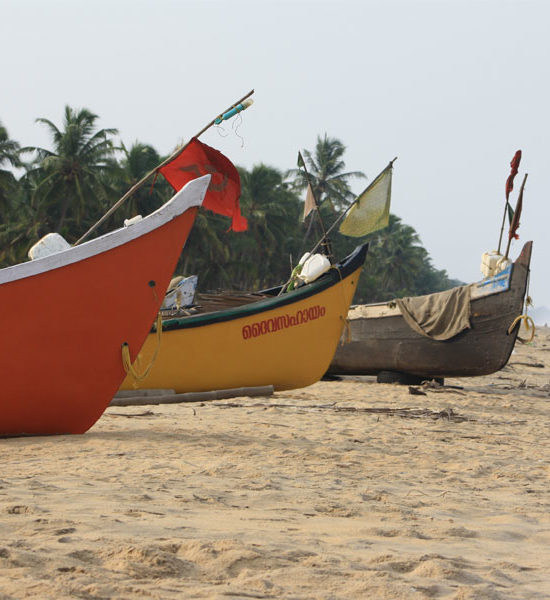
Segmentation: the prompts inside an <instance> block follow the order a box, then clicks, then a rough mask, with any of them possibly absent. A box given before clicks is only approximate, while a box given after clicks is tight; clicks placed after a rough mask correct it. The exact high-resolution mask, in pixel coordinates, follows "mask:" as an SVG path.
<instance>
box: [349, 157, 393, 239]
mask: <svg viewBox="0 0 550 600" xmlns="http://www.w3.org/2000/svg"><path fill="white" fill-rule="evenodd" d="M391 178H392V166H391V164H390V166H388V167H386V168H385V169H384V170H383V171H382V173H380V175H378V177H377V178H376V179H375V180H374V181H373V182H372V183H371V184H370V185H369V186H368V187H367V189H366V190H365V191H364V192H363V193H362V194H360V195H359V196H358V197H357V200H356V201H355V204H353V206H352V207H351V209H350V211H349V213H348V214H347V216H346V218H345V219H344V220H343V221H342V224H341V225H340V230H339V231H340V233H343V234H344V235H348V236H350V237H362V236H364V235H367V234H368V233H372V232H373V231H378V230H379V229H383V228H384V227H386V226H387V225H388V223H389V220H390V203H391Z"/></svg>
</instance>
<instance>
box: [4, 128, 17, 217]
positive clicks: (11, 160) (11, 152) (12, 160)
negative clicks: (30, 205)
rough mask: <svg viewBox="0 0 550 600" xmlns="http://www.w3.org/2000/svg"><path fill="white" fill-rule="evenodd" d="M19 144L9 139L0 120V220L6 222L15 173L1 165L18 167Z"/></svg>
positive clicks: (14, 183) (15, 184) (14, 189)
mask: <svg viewBox="0 0 550 600" xmlns="http://www.w3.org/2000/svg"><path fill="white" fill-rule="evenodd" d="M19 152H20V150H19V144H18V143H17V142H15V141H14V140H10V138H9V136H8V132H7V130H6V128H5V127H4V126H3V125H2V122H0V221H1V222H6V221H7V220H8V215H9V213H10V210H11V207H12V204H13V195H14V194H15V191H16V188H17V180H16V178H15V175H14V174H13V173H12V172H11V171H10V170H7V169H4V168H3V166H4V165H6V164H8V165H11V166H12V167H20V166H21V160H20V159H19Z"/></svg>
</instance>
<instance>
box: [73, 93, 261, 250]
mask: <svg viewBox="0 0 550 600" xmlns="http://www.w3.org/2000/svg"><path fill="white" fill-rule="evenodd" d="M253 93H254V90H250V92H248V94H246V96H243V97H242V98H241V99H240V100H237V102H235V103H233V104H232V105H231V106H230V107H229V108H227V109H226V110H224V111H223V112H222V113H221V114H219V115H218V116H217V117H216V118H215V119H212V120H211V121H210V123H208V124H207V125H205V126H204V127H203V128H202V129H201V130H200V131H199V132H198V133H196V134H195V135H194V136H193V137H192V138H191V139H190V140H189V141H188V142H187V143H186V144H184V145H183V146H181V148H177V149H176V150H175V151H174V152H173V153H172V154H171V155H170V156H169V157H168V158H167V159H166V160H163V161H162V162H161V163H160V165H158V166H157V167H155V168H154V169H153V170H152V171H149V173H147V174H146V175H144V176H143V177H142V178H141V179H140V180H139V181H138V182H137V183H135V184H134V185H133V186H132V187H131V188H130V189H129V190H128V191H127V192H126V193H125V194H124V196H122V198H120V200H118V201H117V202H115V204H113V206H111V208H110V209H109V210H108V211H107V212H106V213H105V214H104V215H103V216H102V217H101V219H99V221H97V222H96V223H94V224H93V225H92V226H91V227H90V229H88V231H87V232H86V233H85V234H84V235H82V236H81V237H80V238H79V239H78V240H77V241H76V242H75V243H74V246H78V244H80V243H82V242H83V241H84V240H85V239H86V238H87V237H88V236H89V235H90V234H91V233H92V232H93V231H95V230H96V229H97V228H98V227H99V226H100V225H101V224H102V223H103V222H104V221H105V220H106V219H108V218H109V217H110V216H111V215H112V214H113V213H114V212H115V210H117V208H119V207H120V206H121V205H122V204H123V203H124V202H125V201H126V200H127V199H128V198H129V197H130V196H131V195H132V194H133V193H134V192H136V191H137V190H138V189H139V188H140V187H141V186H142V185H143V184H144V183H145V182H146V181H147V180H148V179H149V177H151V176H152V175H154V174H155V173H157V172H158V170H159V169H161V168H162V167H164V165H165V164H167V163H169V162H170V161H171V160H174V158H177V157H178V156H179V155H180V154H181V153H182V152H183V151H184V150H185V149H186V148H187V146H189V144H190V143H191V140H193V139H195V138H198V137H199V136H200V135H202V134H203V133H204V132H205V131H206V130H207V129H210V127H212V125H215V124H217V123H221V121H222V120H223V117H224V116H225V114H226V113H228V112H229V111H232V110H233V109H235V108H236V107H238V105H239V104H241V103H242V102H244V101H245V100H246V99H247V98H249V97H250V96H252V94H253ZM244 108H246V106H245V107H244ZM241 110H242V109H241ZM237 112H239V111H237ZM233 114H236V112H235V113H233ZM233 114H231V115H229V116H227V117H225V118H230V117H231V116H233Z"/></svg>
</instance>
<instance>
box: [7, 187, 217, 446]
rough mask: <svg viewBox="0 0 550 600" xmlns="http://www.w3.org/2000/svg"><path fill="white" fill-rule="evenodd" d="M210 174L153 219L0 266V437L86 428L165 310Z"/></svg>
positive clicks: (79, 430)
mask: <svg viewBox="0 0 550 600" xmlns="http://www.w3.org/2000/svg"><path fill="white" fill-rule="evenodd" d="M209 181H210V176H208V175H207V176H204V177H201V178H198V179H195V180H193V181H191V182H189V183H188V184H187V185H186V186H185V187H184V188H183V189H181V190H180V191H179V192H178V193H177V194H175V195H174V196H173V198H172V199H171V200H170V201H168V202H167V203H166V204H164V205H163V206H162V207H161V208H159V209H158V210H157V211H155V212H154V213H152V214H150V215H149V216H147V217H145V218H143V219H141V220H139V221H137V222H135V223H134V224H130V225H128V226H125V227H123V228H121V229H117V230H116V231H113V232H111V233H108V234H106V235H103V236H101V237H98V238H96V239H93V240H91V241H89V242H86V243H83V244H81V245H79V246H73V247H70V248H69V249H67V250H64V251H61V252H57V253H55V254H51V255H49V256H45V257H43V258H38V259H35V260H32V261H29V262H26V263H21V264H18V265H15V266H13V267H7V268H5V269H1V270H0V307H1V314H0V331H1V338H0V386H1V388H0V435H25V434H29V435H45V434H61V433H84V432H85V431H86V430H88V429H89V428H90V427H91V426H92V425H93V424H94V423H95V422H96V421H97V419H98V418H99V417H100V416H101V414H102V413H103V411H104V410H105V408H106V407H107V406H108V405H109V402H110V401H111V399H112V397H113V396H114V394H115V393H116V391H117V390H118V388H119V387H120V384H121V383H122V381H123V379H124V378H125V376H126V371H125V369H124V367H123V362H122V350H121V348H122V346H123V344H128V347H129V350H130V358H131V360H132V361H133V360H135V358H136V357H137V354H138V352H139V350H140V349H141V346H142V345H143V342H144V341H145V338H146V337H147V335H148V333H149V331H150V330H151V325H152V323H153V321H154V319H155V316H156V315H157V313H158V310H159V308H160V305H161V302H162V300H163V298H164V293H165V291H166V288H167V287H168V284H169V282H170V278H171V276H172V274H173V271H174V269H175V266H176V263H177V261H178V258H179V256H180V254H181V250H182V247H183V245H184V244H185V242H186V240H187V236H188V234H189V231H190V229H191V226H192V225H193V222H194V219H195V215H196V213H197V209H198V206H200V205H201V204H202V201H203V198H204V195H205V193H206V190H207V187H208V184H209Z"/></svg>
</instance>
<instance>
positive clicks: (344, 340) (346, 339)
mask: <svg viewBox="0 0 550 600" xmlns="http://www.w3.org/2000/svg"><path fill="white" fill-rule="evenodd" d="M330 268H331V269H334V270H335V271H337V272H338V275H339V276H340V283H342V282H343V281H344V280H343V278H342V272H341V271H340V269H339V268H338V267H337V266H336V265H331V266H330ZM340 289H341V290H342V298H343V300H344V314H343V315H340V319H341V320H342V321H343V323H344V330H345V334H344V336H342V337H341V338H340V345H341V346H343V345H344V344H349V343H350V342H351V323H350V321H349V318H348V308H349V305H348V302H347V300H346V296H345V293H344V286H343V285H341V286H340Z"/></svg>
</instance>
